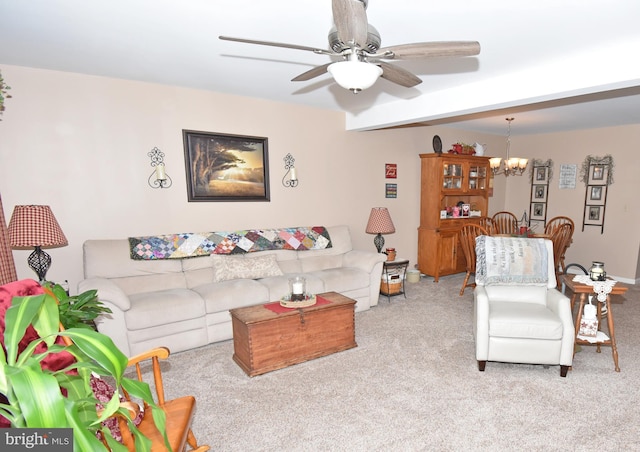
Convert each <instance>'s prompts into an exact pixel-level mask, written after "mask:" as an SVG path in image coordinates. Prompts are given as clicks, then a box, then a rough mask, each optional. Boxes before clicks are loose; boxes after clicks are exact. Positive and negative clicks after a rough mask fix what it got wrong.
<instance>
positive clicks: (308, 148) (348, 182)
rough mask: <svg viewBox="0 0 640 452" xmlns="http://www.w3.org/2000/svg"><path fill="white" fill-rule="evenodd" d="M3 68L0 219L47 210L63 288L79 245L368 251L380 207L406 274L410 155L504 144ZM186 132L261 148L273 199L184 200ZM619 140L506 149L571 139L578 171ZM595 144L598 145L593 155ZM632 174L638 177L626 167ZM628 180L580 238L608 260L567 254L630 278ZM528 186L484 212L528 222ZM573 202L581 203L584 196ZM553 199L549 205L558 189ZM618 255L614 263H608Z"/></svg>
mask: <svg viewBox="0 0 640 452" xmlns="http://www.w3.org/2000/svg"><path fill="white" fill-rule="evenodd" d="M1 69H2V73H3V76H4V78H5V80H6V81H7V83H9V84H10V85H11V87H12V90H11V94H12V95H13V98H11V99H9V100H8V101H7V103H6V107H7V109H6V111H5V113H4V115H3V117H2V119H3V121H2V122H0V193H2V199H3V204H4V208H5V215H6V217H7V220H8V219H9V217H10V216H11V212H12V211H13V207H14V205H18V204H49V205H51V207H52V209H53V211H54V213H55V215H56V217H57V219H58V221H59V222H60V224H61V226H62V228H63V230H64V232H65V234H66V235H67V238H68V239H69V246H67V247H63V248H58V249H52V250H50V251H49V253H50V254H51V256H52V258H53V265H52V267H51V269H50V270H49V273H48V275H47V276H48V279H51V280H55V281H61V280H64V279H67V280H69V282H70V284H71V287H72V288H74V287H75V285H76V284H77V282H78V281H79V280H80V279H81V278H82V243H83V242H84V241H85V240H87V239H95V238H125V237H129V236H135V235H151V234H162V233H175V232H189V231H215V230H233V229H246V228H268V227H285V226H300V225H302V226H306V225H335V224H347V225H348V226H350V228H351V231H352V235H353V241H354V244H355V247H357V248H365V249H374V247H373V237H372V236H371V235H367V234H366V233H364V228H365V225H366V221H367V218H368V216H369V211H370V209H371V207H374V206H386V207H388V208H389V210H390V212H391V215H392V218H393V221H394V223H395V226H396V233H395V234H392V235H388V236H386V245H387V246H393V247H395V248H397V250H398V253H399V257H406V258H409V259H410V260H411V265H413V264H414V263H415V261H416V256H417V250H416V243H417V227H418V205H419V158H418V154H420V153H425V152H432V146H431V140H432V137H433V135H434V134H438V135H440V136H441V138H442V141H443V144H444V147H445V149H448V147H449V146H450V144H451V143H454V142H456V141H465V142H474V141H479V142H482V143H486V144H487V146H488V148H489V150H490V151H489V153H492V152H491V151H492V150H497V149H500V150H502V149H503V148H504V137H501V136H492V135H483V134H476V133H471V132H464V131H459V130H455V129H451V128H446V127H422V128H404V129H397V130H383V131H373V132H346V131H345V130H344V115H343V114H342V113H340V112H333V111H327V110H318V109H311V108H306V107H302V106H296V105H290V104H281V103H274V102H270V101H263V100H258V99H251V98H243V97H236V96H228V95H224V94H219V93H211V92H206V91H198V90H192V89H186V88H177V87H171V86H163V85H156V84H149V83H139V82H131V81H123V80H116V79H109V78H101V77H93V76H86V75H80V74H70V73H62V72H55V71H45V70H38V69H31V68H21V67H15V66H3V67H2V68H1ZM182 129H191V130H202V131H209V132H220V133H230V134H240V135H243V134H244V135H252V136H264V137H268V140H269V141H268V145H269V164H270V171H269V173H270V179H271V184H270V186H271V202H226V203H220V202H200V203H189V202H187V195H186V182H185V173H184V156H183V144H182ZM601 133H604V138H602V140H600V138H598V139H597V140H596V139H595V138H594V136H595V137H600V134H601ZM620 134H623V135H624V136H626V139H627V141H629V140H632V139H635V143H636V148H637V142H638V128H637V127H626V128H616V129H613V130H611V131H609V130H604V131H600V130H597V131H586V132H575V133H574V134H559V135H557V136H554V135H544V136H540V137H524V138H522V139H520V138H518V139H516V138H515V137H514V138H513V139H512V142H513V148H514V149H517V148H518V146H519V145H520V144H521V143H527V148H528V149H527V150H526V152H527V153H530V155H531V156H538V155H540V156H544V158H548V157H549V156H551V155H549V156H547V153H546V151H547V150H550V149H551V145H550V144H549V142H555V141H562V140H564V139H565V137H567V141H569V142H573V141H577V140H579V141H580V147H579V148H576V149H575V151H572V152H575V153H576V154H575V157H574V160H575V163H580V162H581V160H582V159H583V157H584V155H586V154H587V153H591V154H595V155H600V154H603V153H602V152H599V151H600V149H602V147H603V146H605V145H606V146H605V147H610V146H611V144H612V141H615V142H617V143H618V145H619V146H622V142H620V140H618V139H617V138H616V137H617V136H618V135H620ZM631 135H635V138H634V137H632V136H631ZM545 139H546V142H545V141H544V140H545ZM536 140H543V141H542V142H541V143H538V142H537V141H536ZM594 140H596V141H597V143H595V144H594V145H593V146H592V145H591V144H590V142H591V141H594ZM600 141H602V142H600ZM529 142H531V144H529ZM155 146H157V147H158V148H160V149H161V150H162V151H163V152H164V153H165V154H166V156H165V162H166V168H167V172H168V173H169V175H170V176H171V177H172V178H173V186H172V187H171V188H169V189H166V190H154V189H151V188H150V187H149V186H148V185H147V178H148V176H149V175H150V174H151V172H152V168H151V166H150V165H149V162H150V161H149V157H148V156H147V152H149V151H150V150H151V149H152V148H153V147H155ZM523 146H524V144H523ZM587 149H593V150H592V151H589V152H587ZM559 150H560V151H562V152H566V150H563V149H562V146H561V145H557V146H556V147H555V152H556V153H557V152H559ZM562 152H561V155H563V154H562ZM287 153H291V154H292V155H293V156H294V158H295V159H296V168H297V171H298V175H299V178H300V185H299V186H298V187H297V188H294V189H291V188H285V187H283V186H282V183H281V179H282V177H283V175H284V162H283V157H284V156H285V155H286V154H287ZM612 153H613V152H612ZM494 154H497V155H499V153H497V152H495V153H494ZM523 155H524V154H523ZM628 155H631V152H630V151H628ZM571 156H572V157H573V154H571ZM614 157H616V159H618V156H617V155H616V154H614ZM554 159H555V157H554ZM620 159H621V160H623V157H620ZM629 159H630V157H629ZM385 163H397V165H398V178H397V179H396V180H385V178H384V165H385ZM558 163H560V162H558ZM616 163H618V160H616ZM634 164H635V168H636V169H635V173H633V171H632V170H631V169H630V168H629V167H630V166H632V165H634ZM625 172H626V174H627V175H626V176H624V174H625ZM633 174H638V167H637V162H631V161H628V162H623V161H620V163H619V166H617V167H616V184H615V185H613V188H612V191H611V192H610V195H609V198H610V200H612V199H613V198H617V197H618V196H620V197H622V196H624V198H621V199H624V202H623V203H621V204H620V203H618V204H616V207H617V208H619V209H622V206H627V208H628V209H629V211H628V212H626V213H624V212H622V211H621V212H619V213H616V212H614V211H613V208H608V210H607V223H606V227H605V234H604V235H602V236H601V235H600V234H599V233H598V234H596V233H595V232H594V231H585V233H584V234H583V235H584V236H585V237H586V236H588V237H592V239H591V240H592V242H593V243H591V246H592V248H593V247H597V248H598V249H599V250H600V249H601V250H602V253H601V254H598V255H597V256H594V257H591V255H588V256H587V255H585V256H583V255H579V256H578V255H576V256H574V255H573V254H572V252H573V250H577V249H578V248H579V246H578V243H581V245H580V247H582V246H583V245H584V243H585V241H583V240H582V239H578V238H577V239H576V240H577V241H576V242H575V243H574V245H573V246H572V249H571V250H570V253H569V255H568V258H569V261H574V260H576V261H577V259H578V258H579V259H580V262H585V263H589V262H590V260H591V259H595V258H596V257H597V258H599V259H601V260H604V261H605V263H606V266H607V270H608V271H609V273H610V274H616V275H619V276H622V277H625V278H635V277H636V271H637V270H636V267H637V253H638V243H639V242H638V232H637V228H636V229H635V230H634V231H633V232H631V230H630V229H628V230H626V228H627V227H628V225H629V224H638V215H639V214H638V212H637V211H636V210H634V209H632V206H633V205H632V204H631V203H630V200H631V196H632V195H631V194H630V193H631V191H633V190H635V192H636V193H637V192H638V190H637V188H638V185H637V182H636V180H637V179H632V178H631V176H632V175H633ZM385 182H395V183H397V184H398V198H397V199H387V198H385V193H384V188H385ZM523 183H524V180H523V179H520V180H517V181H512V180H508V181H507V180H504V179H503V178H501V177H500V178H498V179H497V180H496V183H495V195H494V197H493V198H492V199H491V201H490V210H491V211H493V212H495V211H498V210H501V209H502V208H503V207H504V206H505V203H506V206H507V208H512V209H513V210H514V211H516V212H520V211H522V206H521V203H520V202H519V201H518V200H519V199H520V198H521V192H522V193H524V191H523V190H525V188H526V190H525V191H526V196H527V197H528V186H526V187H524V188H523V187H522V186H521V185H522V184H523ZM507 185H508V188H509V191H508V192H507V190H506V188H507ZM625 186H626V188H625ZM556 192H557V190H556ZM573 192H574V197H575V198H576V199H578V204H580V203H581V202H582V197H583V195H584V193H583V192H580V190H579V189H576V190H574V191H573ZM507 193H508V195H507ZM580 193H581V194H580ZM623 193H624V195H623ZM550 199H551V203H552V204H553V203H554V202H555V201H554V199H556V198H554V192H553V191H552V192H551V198H550ZM557 199H558V201H559V200H560V198H559V196H558V197H557ZM574 201H575V200H573V198H572V199H571V200H569V201H566V203H568V204H569V205H572V203H573V202H574ZM563 202H565V201H563ZM560 207H561V206H560V205H558V208H557V209H556V208H555V207H554V208H550V210H551V211H553V210H558V211H559V210H561V209H560ZM572 207H573V206H572ZM630 221H631V222H630ZM616 224H619V225H620V226H619V227H618V228H616V227H615V225H616ZM621 230H625V234H620V231H621ZM614 234H618V236H622V238H620V237H618V236H616V235H614ZM578 235H580V234H578ZM578 240H579V241H578ZM625 241H626V245H627V246H625V243H624V242H625ZM601 242H602V245H600V243H601ZM605 242H606V243H605ZM617 242H623V243H620V249H621V250H622V251H620V249H618V248H615V247H613V244H614V243H617ZM631 244H632V245H633V246H634V247H635V248H634V249H633V250H632V251H633V257H632V258H631V257H630V258H629V259H628V260H624V261H623V260H621V261H620V262H621V263H620V265H617V264H614V259H618V257H617V256H618V254H619V253H620V252H626V253H627V254H631V251H629V249H630V248H629V247H630V246H631ZM593 249H595V248H593ZM616 250H617V252H616ZM613 252H616V254H609V253H613ZM28 253H29V252H28V251H22V250H16V251H14V256H15V259H16V267H17V270H18V276H19V277H20V278H27V277H29V278H31V277H34V276H35V274H34V273H33V272H32V271H31V270H30V269H29V268H28V267H27V264H26V259H27V255H28ZM614 256H615V257H614ZM614 269H615V271H614Z"/></svg>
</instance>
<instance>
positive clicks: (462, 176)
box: [418, 154, 491, 282]
mask: <svg viewBox="0 0 640 452" xmlns="http://www.w3.org/2000/svg"><path fill="white" fill-rule="evenodd" d="M420 161H421V173H422V175H421V185H420V227H419V228H418V269H419V270H420V272H422V273H424V274H425V275H430V276H433V277H434V278H435V281H436V282H437V281H438V279H439V278H440V276H444V275H451V274H454V273H460V272H464V271H465V258H464V253H463V252H462V248H461V245H460V243H459V240H458V231H460V228H462V226H464V225H465V224H469V223H478V222H479V220H478V217H480V216H487V212H488V207H489V183H490V179H491V169H490V167H489V157H475V156H469V155H457V154H420ZM459 204H463V205H465V206H464V207H465V212H464V216H463V212H462V211H460V212H459V213H458V215H459V216H455V215H456V213H455V212H454V210H455V209H454V207H457V206H458V205H459ZM467 207H468V208H469V216H467V215H466V208H467ZM443 211H444V212H446V214H444V213H441V212H443Z"/></svg>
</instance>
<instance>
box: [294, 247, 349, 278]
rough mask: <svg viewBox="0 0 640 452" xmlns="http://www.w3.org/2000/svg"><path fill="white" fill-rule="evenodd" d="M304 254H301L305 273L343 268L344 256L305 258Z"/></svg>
mask: <svg viewBox="0 0 640 452" xmlns="http://www.w3.org/2000/svg"><path fill="white" fill-rule="evenodd" d="M303 254H304V252H303V251H301V252H300V263H301V264H302V271H303V272H304V273H309V272H315V271H318V270H326V269H329V268H340V267H342V257H343V256H342V254H338V255H335V256H311V257H306V256H303Z"/></svg>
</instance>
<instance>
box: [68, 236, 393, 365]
mask: <svg viewBox="0 0 640 452" xmlns="http://www.w3.org/2000/svg"><path fill="white" fill-rule="evenodd" d="M327 230H328V232H329V235H330V238H331V242H332V247H331V248H327V249H323V250H306V251H293V250H277V251H260V252H254V253H248V254H246V255H229V256H226V255H225V256H220V255H213V256H203V257H194V258H189V259H168V260H133V259H131V258H130V249H129V242H128V240H127V239H120V240H88V241H86V242H85V243H84V246H83V250H84V276H85V279H84V280H83V281H81V282H80V284H79V286H78V290H79V291H80V292H84V291H86V290H90V289H97V291H98V297H99V298H100V300H101V301H102V302H103V303H104V304H105V305H106V306H108V307H109V308H110V309H111V310H112V311H113V313H112V314H109V315H106V316H101V317H100V318H99V319H98V320H97V322H96V324H97V327H98V330H99V331H100V332H102V333H104V334H106V335H108V336H110V337H111V338H112V339H113V341H114V342H115V344H116V345H117V346H118V347H119V348H120V349H121V350H122V351H123V352H124V353H125V354H127V355H128V356H132V355H134V354H136V353H140V352H142V351H145V350H147V349H149V348H152V347H156V346H167V347H169V348H170V349H171V351H172V352H178V351H182V350H187V349H191V348H195V347H200V346H203V345H206V344H209V343H212V342H217V341H223V340H227V339H231V338H232V337H233V334H232V328H231V316H230V314H229V309H233V308H238V307H242V306H250V305H255V304H260V303H266V302H269V301H275V300H279V299H280V298H281V297H283V296H284V295H286V294H287V293H288V292H289V287H288V280H289V278H290V277H291V276H293V275H303V276H304V277H305V278H306V281H307V291H308V292H310V293H313V294H316V293H322V292H328V291H336V292H339V293H342V294H344V295H346V296H348V297H350V298H353V299H354V300H356V301H357V304H356V311H363V310H366V309H369V307H371V306H373V305H376V304H378V296H379V290H380V278H381V274H382V262H383V261H384V260H385V259H386V256H385V255H384V254H379V253H376V252H374V251H358V250H353V249H352V245H351V236H350V233H349V229H348V227H347V226H334V227H328V228H327Z"/></svg>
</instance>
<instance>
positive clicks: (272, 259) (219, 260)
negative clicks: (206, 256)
mask: <svg viewBox="0 0 640 452" xmlns="http://www.w3.org/2000/svg"><path fill="white" fill-rule="evenodd" d="M211 259H212V260H213V281H214V282H222V281H229V280H232V279H260V278H266V277H268V276H282V275H283V274H284V273H282V270H280V267H279V266H278V261H277V260H276V256H275V254H267V255H264V256H255V257H245V256H219V255H216V254H212V255H211Z"/></svg>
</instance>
